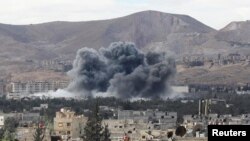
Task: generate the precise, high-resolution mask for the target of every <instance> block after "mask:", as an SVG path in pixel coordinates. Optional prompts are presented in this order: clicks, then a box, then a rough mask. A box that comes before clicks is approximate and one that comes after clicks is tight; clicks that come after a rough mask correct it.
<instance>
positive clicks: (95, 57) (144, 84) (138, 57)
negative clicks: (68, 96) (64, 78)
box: [68, 42, 175, 99]
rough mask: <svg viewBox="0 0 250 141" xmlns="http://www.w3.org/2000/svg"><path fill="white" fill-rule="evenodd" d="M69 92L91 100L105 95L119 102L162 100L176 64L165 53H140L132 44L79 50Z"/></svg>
mask: <svg viewBox="0 0 250 141" xmlns="http://www.w3.org/2000/svg"><path fill="white" fill-rule="evenodd" d="M68 74H69V76H71V77H72V78H73V81H72V82H71V84H70V85H69V88H68V89H69V91H72V92H77V93H82V94H83V95H84V96H93V95H94V94H95V93H108V94H110V95H113V96H116V97H119V98H125V99H129V98H138V97H141V98H158V97H162V96H165V95H166V94H167V93H168V92H169V90H170V88H169V85H168V83H169V80H170V78H171V77H172V76H173V75H174V74H175V63H174V61H173V60H171V59H169V58H168V57H167V56H166V54H165V53H154V52H150V53H147V54H144V53H142V52H140V51H139V50H138V49H137V48H136V47H135V45H134V44H133V43H127V42H115V43H112V44H111V45H110V46H109V47H108V48H101V49H99V50H94V49H90V48H82V49H80V50H78V52H77V56H76V58H75V61H74V64H73V69H72V70H71V71H70V72H69V73H68Z"/></svg>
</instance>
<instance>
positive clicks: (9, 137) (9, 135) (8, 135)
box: [2, 130, 15, 141]
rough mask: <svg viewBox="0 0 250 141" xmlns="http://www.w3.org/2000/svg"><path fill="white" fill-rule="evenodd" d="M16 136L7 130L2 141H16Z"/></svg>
mask: <svg viewBox="0 0 250 141" xmlns="http://www.w3.org/2000/svg"><path fill="white" fill-rule="evenodd" d="M14 140H15V138H14V135H13V133H11V132H10V131H9V130H5V132H4V135H3V139H2V141H14Z"/></svg>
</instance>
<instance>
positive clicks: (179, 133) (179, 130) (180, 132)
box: [175, 126, 187, 137]
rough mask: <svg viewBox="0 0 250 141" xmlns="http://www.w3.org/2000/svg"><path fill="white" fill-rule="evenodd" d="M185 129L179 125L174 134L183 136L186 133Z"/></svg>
mask: <svg viewBox="0 0 250 141" xmlns="http://www.w3.org/2000/svg"><path fill="white" fill-rule="evenodd" d="M186 132H187V130H186V128H185V127H184V126H179V127H177V128H176V131H175V135H176V136H181V137H183V136H184V135H185V134H186Z"/></svg>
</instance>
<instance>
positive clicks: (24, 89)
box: [10, 81, 69, 94]
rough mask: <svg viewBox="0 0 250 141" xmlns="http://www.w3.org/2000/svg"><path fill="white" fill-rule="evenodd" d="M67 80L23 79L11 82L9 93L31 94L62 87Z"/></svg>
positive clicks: (66, 83)
mask: <svg viewBox="0 0 250 141" xmlns="http://www.w3.org/2000/svg"><path fill="white" fill-rule="evenodd" d="M68 84H69V82H68V81H25V82H21V81H18V82H11V83H10V93H21V94H33V93H41V92H48V91H51V90H52V91H55V90H57V89H63V88H66V87H67V86H68Z"/></svg>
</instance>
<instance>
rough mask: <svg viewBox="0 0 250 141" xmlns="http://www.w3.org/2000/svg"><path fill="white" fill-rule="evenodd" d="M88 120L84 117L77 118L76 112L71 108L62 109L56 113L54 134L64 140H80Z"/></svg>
mask: <svg viewBox="0 0 250 141" xmlns="http://www.w3.org/2000/svg"><path fill="white" fill-rule="evenodd" d="M86 121H87V118H86V117H84V116H83V115H80V116H76V115H75V112H74V111H71V110H70V109H69V108H62V109H61V110H60V111H59V112H56V117H55V118H54V132H55V134H56V135H57V136H61V137H62V139H64V140H67V139H69V140H73V139H77V138H79V136H80V135H81V134H82V131H83V127H84V125H85V123H86Z"/></svg>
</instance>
